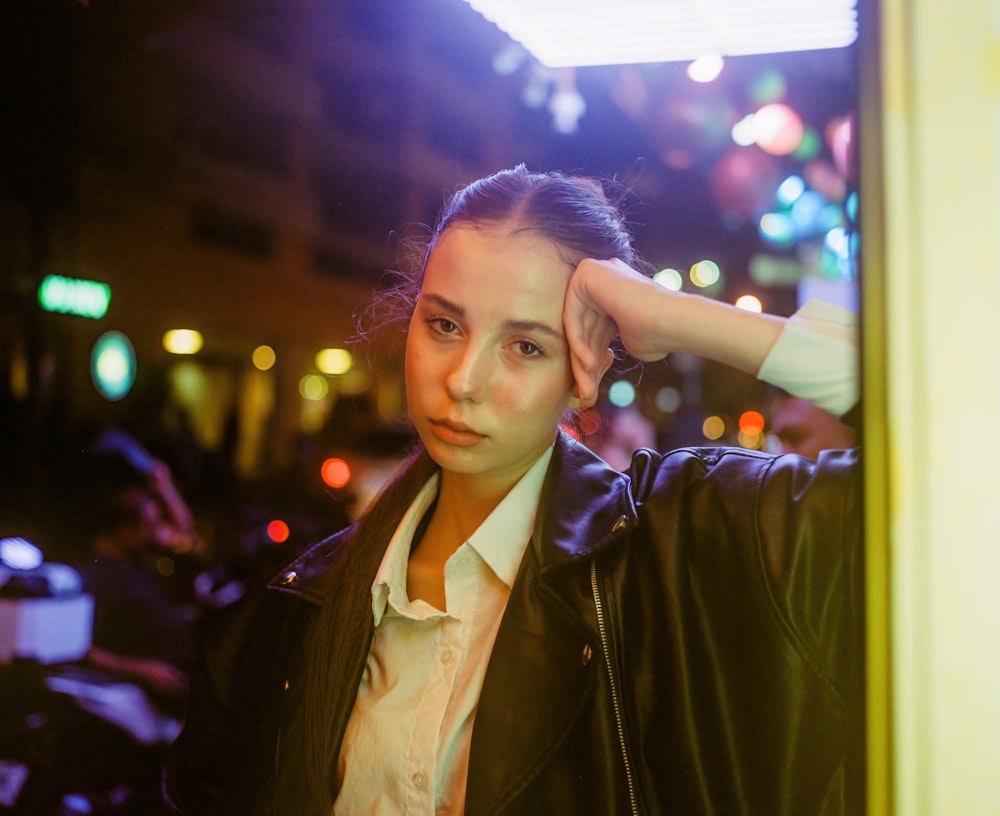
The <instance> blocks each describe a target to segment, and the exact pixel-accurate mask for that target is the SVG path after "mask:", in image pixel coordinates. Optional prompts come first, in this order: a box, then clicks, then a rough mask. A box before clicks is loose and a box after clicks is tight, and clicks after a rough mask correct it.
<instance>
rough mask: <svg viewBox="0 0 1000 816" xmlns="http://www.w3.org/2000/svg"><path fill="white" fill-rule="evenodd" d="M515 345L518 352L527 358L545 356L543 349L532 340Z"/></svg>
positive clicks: (519, 341)
mask: <svg viewBox="0 0 1000 816" xmlns="http://www.w3.org/2000/svg"><path fill="white" fill-rule="evenodd" d="M514 345H515V347H516V348H517V350H518V352H520V354H522V355H523V356H525V357H541V356H542V354H543V352H542V349H541V347H540V346H537V345H535V344H534V343H532V342H531V341H530V340H518V341H517V342H516V343H515V344H514Z"/></svg>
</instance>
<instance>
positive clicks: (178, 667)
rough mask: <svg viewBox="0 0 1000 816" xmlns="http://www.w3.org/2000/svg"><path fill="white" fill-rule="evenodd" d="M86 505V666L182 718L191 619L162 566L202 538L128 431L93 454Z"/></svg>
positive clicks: (167, 478)
mask: <svg viewBox="0 0 1000 816" xmlns="http://www.w3.org/2000/svg"><path fill="white" fill-rule="evenodd" d="M85 469H86V473H87V474H88V475H87V477H86V480H85V482H84V484H83V486H82V493H81V495H80V497H79V499H80V501H79V506H80V508H81V512H80V519H79V521H80V529H81V531H82V533H83V538H84V540H85V545H84V546H85V552H83V553H82V554H81V557H80V559H79V561H78V563H77V564H76V566H77V569H78V570H79V572H80V574H81V577H82V578H83V583H84V589H85V590H86V591H87V592H88V593H90V594H91V595H92V596H93V598H94V631H93V646H92V648H91V650H90V653H89V654H88V656H87V659H88V663H89V664H90V665H91V666H92V667H94V668H96V669H99V670H101V671H104V672H107V673H109V674H111V675H114V676H116V677H119V678H121V679H124V680H128V681H130V682H135V683H137V684H139V685H140V686H142V687H143V688H144V689H145V690H146V691H147V692H148V693H149V695H150V696H151V698H152V700H153V701H154V702H155V703H156V705H157V706H158V707H160V708H161V709H162V710H163V711H164V712H166V713H169V714H170V715H172V716H174V717H177V718H179V717H180V716H181V715H182V713H183V710H184V705H185V701H186V695H187V676H188V670H189V668H190V662H191V658H192V650H193V645H192V637H193V635H192V632H193V625H194V621H193V612H192V610H191V609H190V608H189V607H186V606H184V605H182V604H179V603H177V602H176V601H175V599H173V598H171V597H170V595H169V594H168V593H167V591H166V590H165V587H164V581H163V576H161V575H160V573H159V572H158V571H157V568H156V565H157V562H158V561H159V559H160V558H161V557H163V555H164V554H165V553H166V552H169V548H170V547H176V546H178V542H179V541H183V542H187V541H188V540H189V539H190V537H191V536H193V535H194V524H193V518H192V515H191V512H190V510H189V508H188V506H187V504H186V503H185V502H184V500H183V498H182V497H181V495H180V492H179V491H178V490H177V488H176V486H175V485H174V482H173V479H172V477H171V474H170V469H169V467H168V466H167V465H166V464H165V463H164V462H162V461H160V460H158V459H156V458H154V457H153V456H151V455H150V454H149V453H148V452H147V451H146V450H145V449H144V448H143V447H142V446H141V445H140V444H139V443H138V442H136V441H135V440H134V439H132V438H131V437H129V436H128V435H127V434H124V433H123V432H121V431H118V430H114V431H111V432H107V433H105V434H103V435H102V436H101V437H99V439H98V440H97V442H96V443H95V444H94V446H93V447H92V449H91V450H90V451H89V452H88V458H87V462H86V463H85Z"/></svg>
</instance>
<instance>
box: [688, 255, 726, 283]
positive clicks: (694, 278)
mask: <svg viewBox="0 0 1000 816" xmlns="http://www.w3.org/2000/svg"><path fill="white" fill-rule="evenodd" d="M721 275H722V272H721V271H720V270H719V265H718V264H717V263H716V262H715V261H710V260H704V261H698V263H696V264H694V265H693V266H692V267H691V283H693V284H694V285H695V286H697V287H699V288H701V289H704V288H706V287H708V286H714V285H715V284H717V283H718V282H719V278H720V277H721Z"/></svg>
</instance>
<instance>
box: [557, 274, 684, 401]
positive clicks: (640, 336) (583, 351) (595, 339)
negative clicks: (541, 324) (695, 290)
mask: <svg viewBox="0 0 1000 816" xmlns="http://www.w3.org/2000/svg"><path fill="white" fill-rule="evenodd" d="M671 294H674V293H671V292H669V291H668V290H666V289H664V288H663V287H662V286H660V285H659V284H657V283H655V282H653V281H652V280H650V279H649V278H647V277H646V276H644V275H641V274H640V273H638V272H636V271H635V270H634V269H632V268H631V267H630V266H628V265H627V264H626V263H624V262H623V261H620V260H617V259H613V260H609V261H598V260H594V259H590V258H588V259H586V260H583V261H581V262H580V264H579V265H578V266H577V268H576V270H575V271H574V273H573V275H572V277H571V278H570V281H569V286H568V288H567V291H566V302H565V305H564V308H563V328H564V330H565V332H566V339H567V341H568V343H569V350H570V363H571V365H572V368H573V377H574V379H575V380H576V393H577V397H578V398H579V399H580V400H581V402H582V403H583V407H588V406H589V405H592V404H593V403H594V402H595V401H596V400H597V392H598V388H599V386H600V382H601V378H602V377H603V376H604V373H605V372H606V371H607V370H608V367H609V366H610V365H611V363H612V362H613V359H614V358H613V353H612V352H611V350H610V349H609V348H608V346H609V345H610V344H611V341H612V340H614V337H615V335H616V334H618V335H619V336H620V337H621V340H622V345H624V346H625V349H626V350H627V351H628V352H629V353H630V354H631V355H632V356H633V357H636V358H637V359H639V360H659V359H662V358H663V357H665V356H666V355H667V353H668V352H669V351H671V349H670V348H669V346H667V345H665V341H664V339H663V338H662V337H661V336H660V335H661V333H660V328H662V326H663V324H664V317H663V312H664V308H663V305H662V303H661V301H662V300H663V299H665V298H668V297H669V296H670V295H671ZM658 303H659V304H661V305H659V306H658V305H656V304H658Z"/></svg>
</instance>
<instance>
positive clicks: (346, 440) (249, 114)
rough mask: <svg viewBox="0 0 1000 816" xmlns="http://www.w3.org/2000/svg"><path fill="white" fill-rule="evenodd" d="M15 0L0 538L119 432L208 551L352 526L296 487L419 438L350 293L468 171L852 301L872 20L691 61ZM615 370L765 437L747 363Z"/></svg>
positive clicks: (203, 5) (792, 298)
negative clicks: (743, 421)
mask: <svg viewBox="0 0 1000 816" xmlns="http://www.w3.org/2000/svg"><path fill="white" fill-rule="evenodd" d="M7 5H8V6H10V7H9V8H6V9H5V10H4V12H3V13H4V16H5V17H6V18H8V19H7V20H6V21H5V24H4V26H3V31H4V34H6V35H7V36H9V37H11V38H12V40H11V42H10V44H9V47H8V48H5V49H4V50H5V59H6V60H7V61H8V66H7V67H6V68H5V70H4V83H5V86H6V87H5V91H6V92H5V100H4V108H5V116H4V125H3V129H2V130H3V132H2V136H0V139H2V141H0V144H2V150H0V171H2V174H0V181H2V185H0V247H2V249H3V253H2V257H3V270H2V273H0V287H2V289H0V294H2V296H0V321H2V322H0V326H2V329H0V409H2V416H0V450H2V451H3V457H4V460H5V464H6V467H4V468H3V469H2V473H3V479H4V481H5V485H4V489H3V491H2V493H3V500H4V503H5V505H6V506H5V508H4V512H3V516H2V517H0V519H2V523H3V524H4V525H5V526H6V527H7V529H6V530H5V531H0V532H7V533H13V532H15V530H14V529H13V528H12V527H11V525H12V522H11V518H12V517H15V518H18V522H17V523H18V524H22V525H23V524H27V523H28V522H29V521H30V522H31V523H32V524H35V523H37V522H38V520H39V518H41V520H42V521H44V522H57V521H60V519H58V518H55V517H54V516H55V515H56V514H54V513H53V512H52V510H53V504H52V502H53V495H54V494H53V493H52V492H51V491H50V490H49V484H50V482H51V481H52V480H53V479H59V478H60V477H62V476H64V475H66V474H69V473H71V472H72V467H71V465H72V462H67V461H66V458H67V457H69V458H70V459H72V458H73V457H74V456H77V455H78V454H79V451H80V449H81V447H82V446H84V445H85V444H86V442H87V441H88V440H89V439H92V438H93V437H94V436H95V435H96V434H97V433H98V432H99V431H100V430H101V429H102V428H104V427H107V426H116V427H120V428H123V429H125V430H127V431H129V432H130V433H132V434H133V435H135V436H136V437H137V438H138V439H139V440H140V441H141V442H142V443H143V444H144V445H146V446H147V447H148V448H150V449H151V450H152V451H153V452H154V453H155V454H156V455H157V456H159V457H160V458H162V459H163V460H164V461H166V462H167V463H168V464H169V465H170V467H171V468H172V469H173V472H174V476H175V478H176V480H177V482H178V484H179V486H180V488H181V491H182V492H183V493H184V495H185V496H186V497H188V500H189V501H190V502H193V503H195V504H197V505H198V510H199V513H198V514H197V516H198V518H199V521H200V523H201V524H202V526H203V527H204V529H203V530H202V531H201V532H202V535H201V537H200V538H201V542H202V546H203V547H206V548H215V549H223V548H225V547H227V546H231V542H225V541H224V540H223V539H224V538H226V537H229V538H232V536H233V535H234V534H235V528H234V527H233V524H234V523H238V525H239V526H241V527H242V528H243V529H242V530H241V531H240V532H241V534H248V535H259V536H263V537H264V538H265V539H266V538H267V534H266V525H267V523H268V522H270V521H272V520H274V519H273V518H272V516H273V517H274V518H283V519H284V520H285V521H286V522H288V525H289V528H290V532H289V536H290V537H291V538H294V539H296V540H298V541H302V540H303V539H304V538H312V537H314V536H315V535H316V534H317V533H318V532H325V531H326V530H328V529H329V526H330V524H329V521H328V520H326V519H320V520H319V521H318V522H317V525H312V524H310V523H309V517H310V516H311V510H310V509H307V508H305V507H302V508H299V507H294V506H293V505H294V504H296V503H298V502H302V503H305V502H306V501H307V498H308V497H310V496H311V495H313V494H317V495H318V496H320V497H321V498H320V505H321V506H323V505H329V504H330V499H331V498H332V500H333V502H334V503H338V504H342V505H343V506H344V509H345V510H347V511H349V510H350V509H351V503H352V502H353V501H355V498H356V496H359V495H361V496H363V495H365V494H367V493H368V492H369V490H370V487H369V485H368V482H369V481H370V480H375V481H377V480H378V478H379V477H380V475H381V473H380V468H379V466H378V465H379V462H378V461H377V460H381V459H383V458H386V457H390V458H391V457H392V456H393V455H395V454H396V453H397V452H398V451H399V450H400V449H401V448H402V447H405V445H406V443H407V441H408V430H407V428H406V425H405V421H404V420H403V417H404V413H405V405H404V404H403V389H402V381H401V369H400V365H399V357H398V348H392V347H386V348H380V347H375V348H370V349H366V348H361V349H359V348H356V347H352V346H351V344H350V341H351V338H352V336H353V334H354V320H353V316H354V314H355V312H356V311H357V310H358V309H359V308H360V307H361V306H362V305H363V303H364V301H365V297H366V295H367V293H368V292H370V291H371V290H372V288H373V287H378V286H381V285H384V284H385V283H386V281H387V280H388V278H387V276H386V270H387V269H392V268H393V266H394V264H396V262H397V261H398V260H399V255H400V252H401V251H402V245H401V237H405V236H412V235H420V234H421V229H422V227H421V225H427V224H430V223H432V222H433V219H434V217H435V215H436V213H437V211H438V209H439V208H440V206H441V203H442V201H443V199H444V197H445V196H446V195H447V194H448V193H449V192H450V191H452V190H454V189H455V188H456V186H458V185H459V184H461V183H463V182H467V181H470V180H472V179H474V178H476V177H478V176H481V175H483V174H485V173H489V172H492V171H495V170H498V169H501V168H504V167H509V166H512V165H514V164H516V163H519V162H523V163H525V164H527V165H528V166H529V167H530V168H532V169H560V170H566V171H572V172H580V173H586V174H590V175H594V176H597V177H600V178H602V179H605V180H614V181H615V182H617V184H618V185H620V187H621V188H622V189H623V190H625V191H627V197H626V209H627V211H628V212H629V214H630V216H631V220H632V224H633V227H634V230H635V234H636V239H637V244H638V246H639V248H640V250H641V252H642V254H643V255H644V257H645V258H646V259H647V260H648V261H649V262H650V263H652V264H653V265H654V266H655V268H656V269H658V270H662V272H661V279H662V282H663V283H664V285H669V286H674V287H683V288H684V289H685V290H687V291H700V292H702V293H704V294H708V295H709V296H712V297H717V298H720V299H724V300H726V301H729V302H737V301H739V299H740V298H744V299H745V300H743V301H739V302H741V303H743V304H746V305H747V307H748V308H761V307H762V308H764V309H765V310H768V311H772V312H775V313H779V314H788V313H790V312H791V311H792V310H794V309H795V307H796V305H797V304H798V302H799V301H800V300H801V299H802V298H803V297H804V296H809V295H811V294H814V293H819V294H820V296H823V297H826V298H827V299H832V300H835V301H837V302H843V303H845V305H848V306H849V307H851V308H856V295H855V284H856V268H855V263H854V257H855V255H856V250H857V246H856V242H857V231H856V229H855V227H854V225H855V221H856V207H857V198H856V181H857V180H856V177H855V167H854V165H855V162H853V160H852V157H851V156H852V149H853V142H854V141H856V140H855V139H854V138H853V136H854V131H855V129H856V127H855V125H856V122H855V119H856V107H857V83H858V77H857V71H856V54H855V50H854V35H853V34H851V33H848V34H847V35H846V36H845V38H844V43H845V45H844V47H838V48H828V49H818V50H816V49H814V48H812V46H811V44H810V43H809V41H808V40H805V39H804V40H803V42H804V43H805V44H806V45H809V46H810V50H802V51H793V52H791V53H773V54H762V55H753V54H747V55H735V56H727V57H726V58H725V60H724V63H723V64H721V66H714V65H713V64H711V60H710V61H709V63H710V64H709V65H707V67H706V66H705V65H702V66H701V69H700V70H701V74H699V73H698V70H699V69H698V65H697V64H694V63H693V60H691V59H674V60H672V61H668V62H658V63H637V64H612V65H591V66H580V67H559V68H553V67H546V66H545V65H543V64H542V63H541V62H539V60H538V59H537V58H536V57H535V56H533V55H532V54H531V53H530V52H528V51H527V50H526V49H525V48H524V47H523V46H522V45H520V44H519V43H517V42H516V41H515V40H513V39H512V38H511V37H510V36H508V35H507V34H505V33H504V32H503V31H501V30H500V29H499V28H498V27H497V26H496V25H494V24H493V23H491V22H489V21H487V20H486V19H485V18H484V17H483V16H481V15H480V14H479V13H477V12H476V11H475V10H473V8H471V7H470V6H469V5H467V4H466V3H464V2H461V0H426V2H422V3H420V4H418V5H415V4H412V3H405V2H400V1H399V0H395V2H394V1H393V0H340V2H336V3H334V2H323V1H322V0H296V2H290V3H283V4H281V5H280V6H276V5H274V4H267V3H247V2H240V3H236V2H228V1H227V0H211V2H198V3H193V2H170V3H163V2H147V3H141V4H135V3H128V2H119V1H118V0H91V2H78V1H77V0H39V1H38V2H32V3H21V4H7ZM840 5H843V4H840ZM723 11H725V10H724V9H723ZM633 25H634V24H633ZM688 39H689V40H691V39H692V38H691V37H689V38H688ZM692 47H696V46H692ZM612 58H614V57H612ZM703 62H704V61H703ZM720 67H721V71H720V70H719V68H720ZM692 77H695V78H692ZM699 80H700V81H699ZM755 119H756V121H755ZM606 387H607V389H608V390H610V392H611V393H610V397H609V395H607V394H606V395H604V400H605V401H606V402H607V401H609V399H610V402H611V403H613V405H615V406H619V407H627V406H630V405H631V406H633V407H634V408H635V409H637V410H638V411H639V412H640V413H641V414H642V415H643V416H644V417H645V418H647V419H648V420H649V422H650V423H652V426H653V427H654V429H655V434H656V442H657V444H660V445H675V444H690V443H694V444H716V443H720V442H726V443H731V444H747V445H749V446H755V447H761V446H764V445H766V444H767V441H768V440H767V437H766V433H765V434H760V433H755V432H756V431H758V430H759V429H760V426H761V423H760V421H759V420H757V419H755V418H752V419H751V421H750V424H749V425H745V428H749V430H750V435H749V436H747V435H744V437H743V439H740V437H739V434H740V416H741V415H742V414H743V413H744V412H746V411H751V410H752V411H757V412H760V413H761V414H767V413H768V404H767V394H766V393H765V392H764V391H762V390H761V389H760V387H759V386H757V385H755V383H754V382H753V381H752V380H748V379H747V378H741V377H738V376H736V375H734V374H733V373H732V372H729V371H724V372H720V371H716V370H714V369H713V368H712V367H710V366H704V365H702V364H701V363H700V362H699V361H695V360H683V359H674V360H672V361H671V362H669V363H665V364H662V365H654V366H645V367H643V368H642V369H636V370H632V371H626V372H625V373H624V374H623V375H622V376H621V377H618V378H610V379H609V380H608V382H607V383H606ZM706 420H708V421H707V422H706ZM764 430H765V432H766V431H767V430H768V429H767V428H766V427H765V429H764ZM330 459H337V460H343V462H344V463H346V465H347V466H346V467H342V466H340V465H336V464H335V465H334V466H333V467H332V468H330V467H328V468H327V471H326V474H327V478H326V480H325V481H324V477H323V474H324V471H323V469H322V468H323V464H324V462H326V461H327V460H330ZM355 460H357V463H355ZM367 460H371V461H367ZM355 464H356V466H355ZM331 474H332V475H331ZM369 476H370V479H369ZM237 496H238V498H235V497H237ZM272 508H273V509H272ZM237 510H240V513H241V515H242V518H239V519H238V520H237V519H232V518H223V517H224V516H231V515H232V514H233V513H235V512H236V511H237ZM247 525H250V526H254V532H252V533H251V531H250V530H249V529H247ZM317 526H318V529H316V527H317ZM38 535H39V537H41V538H45V537H47V536H48V535H49V533H48V532H47V531H45V532H42V531H41V530H40V531H39V533H38ZM52 535H59V533H55V532H54V533H52Z"/></svg>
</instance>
